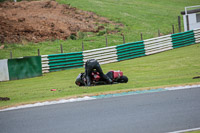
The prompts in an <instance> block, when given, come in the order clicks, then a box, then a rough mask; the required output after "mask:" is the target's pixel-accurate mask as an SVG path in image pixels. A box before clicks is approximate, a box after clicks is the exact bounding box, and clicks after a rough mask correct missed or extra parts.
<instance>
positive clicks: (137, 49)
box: [116, 41, 145, 61]
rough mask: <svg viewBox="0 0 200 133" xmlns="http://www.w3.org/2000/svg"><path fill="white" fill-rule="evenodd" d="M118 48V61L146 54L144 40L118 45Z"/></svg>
mask: <svg viewBox="0 0 200 133" xmlns="http://www.w3.org/2000/svg"><path fill="white" fill-rule="evenodd" d="M116 49H117V60H118V61H122V60H128V59H132V58H136V57H141V56H145V50H144V44H143V41H138V42H132V43H125V44H121V45H117V47H116Z"/></svg>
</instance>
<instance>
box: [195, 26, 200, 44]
mask: <svg viewBox="0 0 200 133" xmlns="http://www.w3.org/2000/svg"><path fill="white" fill-rule="evenodd" d="M194 38H195V43H200V29H196V30H194Z"/></svg>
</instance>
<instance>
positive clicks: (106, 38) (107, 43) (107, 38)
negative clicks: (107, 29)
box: [106, 35, 108, 47]
mask: <svg viewBox="0 0 200 133" xmlns="http://www.w3.org/2000/svg"><path fill="white" fill-rule="evenodd" d="M106 47H108V38H107V35H106Z"/></svg>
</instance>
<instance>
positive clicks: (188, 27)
mask: <svg viewBox="0 0 200 133" xmlns="http://www.w3.org/2000/svg"><path fill="white" fill-rule="evenodd" d="M186 22H187V31H188V30H190V25H189V18H188V15H186Z"/></svg>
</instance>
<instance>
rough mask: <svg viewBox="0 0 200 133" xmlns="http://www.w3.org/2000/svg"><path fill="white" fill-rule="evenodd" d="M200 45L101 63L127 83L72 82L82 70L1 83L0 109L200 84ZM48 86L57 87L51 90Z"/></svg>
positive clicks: (104, 69) (103, 67)
mask: <svg viewBox="0 0 200 133" xmlns="http://www.w3.org/2000/svg"><path fill="white" fill-rule="evenodd" d="M199 50H200V44H195V45H191V46H187V47H183V48H178V49H174V50H170V51H166V52H163V53H159V54H154V55H150V56H145V57H141V58H136V59H132V60H127V61H122V62H117V63H111V64H105V65H102V69H103V71H104V72H105V73H106V72H107V71H109V70H122V71H123V72H124V75H126V76H128V78H129V82H128V83H127V84H115V85H106V86H94V87H78V86H76V85H75V83H74V81H75V79H76V77H77V75H78V74H79V73H80V72H83V71H84V69H83V68H80V69H71V70H65V71H59V72H51V73H47V74H44V76H41V77H35V78H30V79H23V80H15V81H8V82H0V97H9V98H11V100H10V101H0V108H4V107H8V106H14V105H18V104H26V103H34V102H37V101H46V100H55V99H61V98H69V97H75V96H76V97H79V96H83V95H96V94H101V93H109V92H113V91H129V90H137V89H141V88H144V89H148V88H159V87H163V86H176V85H180V84H200V79H192V78H193V77H195V76H199V75H200V67H199V66H200V61H199V60H200V52H199ZM51 89H57V91H55V92H52V91H50V90H51Z"/></svg>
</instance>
